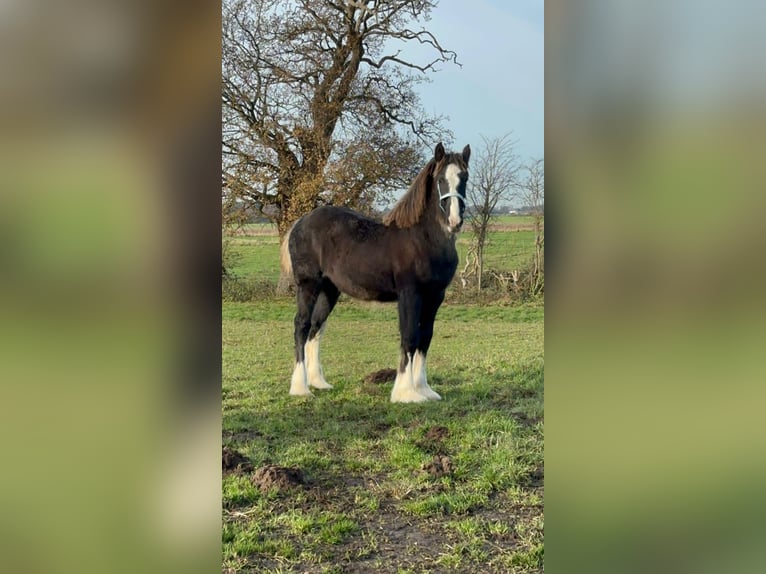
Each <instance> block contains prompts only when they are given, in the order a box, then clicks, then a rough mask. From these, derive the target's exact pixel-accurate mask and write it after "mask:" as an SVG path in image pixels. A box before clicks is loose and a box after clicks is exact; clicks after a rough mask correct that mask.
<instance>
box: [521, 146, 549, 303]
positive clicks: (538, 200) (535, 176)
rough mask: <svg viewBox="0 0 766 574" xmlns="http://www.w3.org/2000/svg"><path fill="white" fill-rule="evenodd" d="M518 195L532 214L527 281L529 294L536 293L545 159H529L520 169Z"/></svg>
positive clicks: (540, 270)
mask: <svg viewBox="0 0 766 574" xmlns="http://www.w3.org/2000/svg"><path fill="white" fill-rule="evenodd" d="M518 189H519V197H520V199H521V201H522V202H523V204H524V207H526V208H527V210H528V211H529V212H530V213H531V215H532V223H533V229H534V234H535V253H534V259H533V261H532V270H531V277H530V282H529V290H530V294H532V295H536V294H537V293H540V292H541V291H542V290H543V288H544V281H545V275H544V273H545V270H544V251H543V249H544V247H545V228H544V227H543V224H544V217H545V161H544V160H543V159H542V158H538V159H531V160H529V162H527V163H526V164H525V165H524V167H523V169H522V177H521V179H520V182H519V188H518Z"/></svg>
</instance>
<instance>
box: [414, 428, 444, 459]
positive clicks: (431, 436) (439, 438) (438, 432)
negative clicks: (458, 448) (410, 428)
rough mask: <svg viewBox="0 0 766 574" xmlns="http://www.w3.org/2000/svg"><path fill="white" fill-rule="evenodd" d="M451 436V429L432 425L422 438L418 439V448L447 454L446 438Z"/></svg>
mask: <svg viewBox="0 0 766 574" xmlns="http://www.w3.org/2000/svg"><path fill="white" fill-rule="evenodd" d="M448 436H449V429H448V428H447V427H443V426H438V425H437V426H432V427H431V428H429V429H428V430H427V431H426V434H425V435H424V436H423V438H422V439H420V440H418V441H416V443H415V444H416V445H417V446H418V448H421V449H423V450H424V451H426V452H429V453H433V454H446V449H445V447H444V439H446V438H447V437H448Z"/></svg>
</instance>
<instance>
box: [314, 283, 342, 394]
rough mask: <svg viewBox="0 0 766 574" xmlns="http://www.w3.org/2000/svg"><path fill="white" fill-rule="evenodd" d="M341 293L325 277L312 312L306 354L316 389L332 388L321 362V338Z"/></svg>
mask: <svg viewBox="0 0 766 574" xmlns="http://www.w3.org/2000/svg"><path fill="white" fill-rule="evenodd" d="M339 295H340V291H338V288H337V287H336V286H335V285H334V284H333V283H332V282H331V281H330V280H329V279H327V278H325V279H323V280H322V287H321V291H320V292H319V295H318V297H317V300H316V304H315V305H314V310H313V312H312V313H311V328H310V330H309V334H308V340H307V341H306V348H305V356H306V374H307V379H308V384H309V386H311V387H314V388H315V389H331V388H332V385H331V384H329V383H328V382H327V381H326V380H325V378H324V372H323V371H322V364H321V363H320V362H319V340H320V339H321V338H322V333H324V328H325V326H326V325H327V323H326V321H327V317H328V316H329V315H330V313H332V310H333V308H334V307H335V303H337V302H338V296H339Z"/></svg>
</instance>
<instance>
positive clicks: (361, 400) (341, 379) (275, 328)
mask: <svg viewBox="0 0 766 574" xmlns="http://www.w3.org/2000/svg"><path fill="white" fill-rule="evenodd" d="M259 264H260V263H256V264H255V266H258V265H259ZM344 299H345V298H344ZM293 314H294V307H293V302H292V301H291V300H287V299H273V300H266V301H259V302H254V303H224V307H223V430H224V434H223V442H224V444H225V445H229V446H232V447H233V448H236V449H237V450H239V451H240V452H241V453H243V454H244V455H246V456H247V457H248V458H249V459H250V460H251V462H252V463H253V464H254V465H255V467H256V468H257V467H258V466H261V465H264V464H278V465H284V466H297V467H299V468H300V469H301V470H302V472H303V473H304V476H305V478H306V480H307V484H306V485H305V487H302V488H298V489H295V490H293V491H289V492H282V493H280V492H276V491H271V492H267V493H263V492H261V491H260V490H259V489H258V488H256V487H255V486H253V485H252V483H251V482H250V480H249V477H248V476H247V475H243V476H238V475H227V476H225V477H224V480H223V504H224V509H223V521H224V529H223V554H224V567H225V568H228V571H230V572H277V571H281V572H304V571H310V572H344V571H347V570H348V569H350V570H352V571H355V572H361V571H369V572H444V571H455V572H476V571H481V572H539V571H542V558H543V510H542V487H541V482H542V472H543V471H542V469H543V365H544V361H543V320H544V311H543V307H542V305H540V304H528V305H514V306H502V305H493V306H465V305H449V304H445V305H444V306H443V307H442V309H441V310H440V312H439V315H438V317H437V321H436V329H435V335H434V340H433V343H432V347H431V351H430V353H429V357H428V376H429V382H430V384H431V386H432V387H433V388H434V389H435V390H436V391H437V392H439V393H440V394H441V395H442V397H443V400H442V401H439V402H428V403H426V404H392V403H390V402H389V395H390V391H391V386H392V385H391V383H388V384H383V385H372V384H365V383H363V382H362V381H363V378H364V377H365V376H366V375H367V374H369V373H370V372H371V371H374V370H377V369H380V368H384V367H392V366H395V365H396V363H397V360H398V328H397V320H396V307H395V306H394V305H383V304H374V303H361V302H356V301H351V300H342V301H341V302H340V303H339V305H338V308H337V309H336V311H335V312H334V313H333V315H332V316H331V317H330V319H329V321H328V328H327V331H326V333H325V336H324V338H323V341H322V363H323V367H324V371H325V375H326V378H327V380H328V382H330V383H332V384H333V385H334V386H335V388H334V389H332V390H329V391H322V392H319V391H316V392H315V397H313V398H296V397H290V396H289V395H288V388H289V379H290V375H291V372H292V366H293V358H292V357H293V351H292V339H293V335H292V317H293ZM437 426H441V427H445V428H446V433H445V436H444V438H443V439H442V440H429V438H428V432H429V430H430V429H432V428H433V427H437ZM437 454H438V455H439V456H447V457H449V459H450V460H451V461H452V465H453V467H454V470H453V472H452V473H451V474H447V475H445V476H441V477H435V476H432V475H430V474H428V473H427V472H426V470H425V467H426V465H427V464H428V463H429V462H430V461H432V459H433V458H434V456H435V455H437Z"/></svg>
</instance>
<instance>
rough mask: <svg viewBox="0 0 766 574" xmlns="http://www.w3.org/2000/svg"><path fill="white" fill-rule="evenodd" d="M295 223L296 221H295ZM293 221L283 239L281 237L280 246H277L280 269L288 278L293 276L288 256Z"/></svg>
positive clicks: (291, 263) (293, 226)
mask: <svg viewBox="0 0 766 574" xmlns="http://www.w3.org/2000/svg"><path fill="white" fill-rule="evenodd" d="M295 223H298V222H297V221H296V222H295ZM295 223H293V224H292V225H291V226H290V229H288V230H287V233H285V237H284V239H282V246H281V247H280V248H279V262H280V264H281V266H282V271H283V272H284V274H285V276H286V277H287V278H288V279H292V277H293V260H292V257H290V234H291V233H292V232H293V229H294V228H295Z"/></svg>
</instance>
